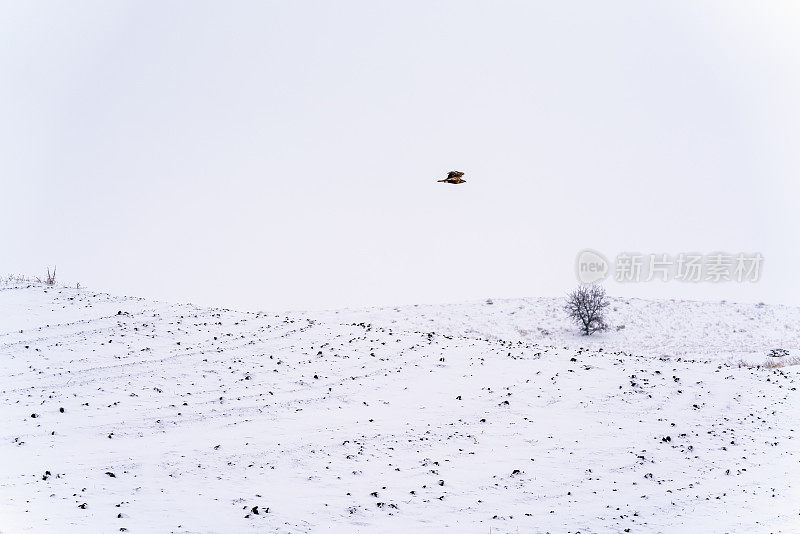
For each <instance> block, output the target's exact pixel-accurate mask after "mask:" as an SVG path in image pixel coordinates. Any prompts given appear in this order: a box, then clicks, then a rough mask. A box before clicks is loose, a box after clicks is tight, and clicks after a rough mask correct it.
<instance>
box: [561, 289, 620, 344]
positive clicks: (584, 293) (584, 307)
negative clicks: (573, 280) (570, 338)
mask: <svg viewBox="0 0 800 534" xmlns="http://www.w3.org/2000/svg"><path fill="white" fill-rule="evenodd" d="M608 305H609V302H608V298H607V297H606V290H605V289H604V288H603V286H601V285H598V284H594V285H591V286H583V285H582V286H578V288H577V289H575V290H574V291H573V292H572V293H570V294H569V295H567V301H566V303H565V305H564V310H566V312H567V314H568V315H569V316H570V318H571V319H572V320H573V321H575V323H576V324H577V325H578V326H579V327H580V328H581V330H582V331H583V335H585V336H588V335H589V334H592V333H594V332H597V331H598V330H605V329H606V328H608V326H607V325H606V321H605V308H606V307H608Z"/></svg>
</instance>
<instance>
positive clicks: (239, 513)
mask: <svg viewBox="0 0 800 534" xmlns="http://www.w3.org/2000/svg"><path fill="white" fill-rule="evenodd" d="M613 308H614V309H613V311H612V317H611V322H612V325H613V326H614V328H612V329H611V330H609V331H607V332H605V333H602V334H600V335H596V336H592V337H590V338H586V337H582V336H580V335H578V334H577V333H576V332H575V329H574V328H573V327H571V326H570V325H569V323H568V322H567V321H566V318H565V316H564V314H563V312H562V311H561V308H560V303H559V302H558V301H557V300H552V299H537V300H510V301H495V302H493V303H491V304H488V303H486V302H479V303H472V304H458V305H448V306H407V307H400V308H383V309H366V310H341V311H329V312H319V313H299V312H298V313H285V314H275V313H248V312H238V311H231V310H224V309H208V308H200V307H197V306H193V305H188V304H187V305H178V304H165V303H158V302H152V301H147V300H143V299H137V298H129V297H115V296H110V295H106V294H97V293H93V292H90V291H86V290H76V289H64V288H47V287H42V286H31V287H9V288H5V289H0V400H1V401H2V412H0V413H1V416H0V422H1V423H2V424H1V425H0V532H3V533H15V532H58V533H62V532H81V533H85V532H119V531H128V532H148V533H149V532H250V531H252V532H348V533H349V532H380V533H386V532H396V533H407V532H423V531H424V532H454V533H459V534H463V533H487V532H489V531H490V529H491V532H494V533H504V532H509V533H510V532H520V533H534V532H535V533H538V532H559V533H560V532H787V533H788V532H797V531H798V530H800V482H798V475H800V441H798V437H797V429H798V426H800V425H798V423H800V410H798V408H797V407H798V393H797V386H798V384H800V374H799V371H800V367H798V366H787V367H780V368H774V369H765V368H750V367H746V366H741V367H740V366H738V365H736V364H735V362H739V361H741V360H745V361H748V362H753V363H759V362H764V361H767V360H772V361H778V359H774V358H773V359H770V358H768V357H767V352H768V351H769V350H770V349H773V348H784V349H787V350H790V352H791V353H792V356H797V355H798V350H797V349H798V348H800V328H798V325H800V309H798V308H788V307H777V306H769V305H742V304H731V303H697V302H672V301H668V302H652V301H640V300H622V299H620V300H615V301H614V303H613ZM622 325H624V329H622V328H619V327H621V326H622ZM790 357H791V356H790Z"/></svg>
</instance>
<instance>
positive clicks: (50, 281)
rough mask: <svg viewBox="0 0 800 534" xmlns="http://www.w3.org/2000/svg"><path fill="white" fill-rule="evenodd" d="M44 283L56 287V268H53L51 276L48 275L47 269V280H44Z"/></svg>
mask: <svg viewBox="0 0 800 534" xmlns="http://www.w3.org/2000/svg"><path fill="white" fill-rule="evenodd" d="M44 283H45V284H47V285H48V286H54V285H56V268H55V267H53V274H50V267H48V268H47V278H45V280H44Z"/></svg>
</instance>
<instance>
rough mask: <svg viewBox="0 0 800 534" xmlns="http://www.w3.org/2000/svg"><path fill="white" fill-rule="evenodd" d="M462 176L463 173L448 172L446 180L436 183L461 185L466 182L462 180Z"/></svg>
mask: <svg viewBox="0 0 800 534" xmlns="http://www.w3.org/2000/svg"><path fill="white" fill-rule="evenodd" d="M462 176H464V173H463V172H461V171H450V172H448V173H447V178H445V179H444V180H437V182H444V183H446V184H463V183H464V182H466V180H462V179H461V177H462Z"/></svg>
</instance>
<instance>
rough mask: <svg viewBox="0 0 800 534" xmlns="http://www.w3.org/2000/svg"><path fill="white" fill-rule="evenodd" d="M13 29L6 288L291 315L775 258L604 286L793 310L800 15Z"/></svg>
mask: <svg viewBox="0 0 800 534" xmlns="http://www.w3.org/2000/svg"><path fill="white" fill-rule="evenodd" d="M0 6H2V15H1V16H0V244H1V245H2V255H1V256H0V274H7V273H19V272H21V273H27V274H38V273H40V272H42V271H44V269H45V267H46V266H47V265H51V266H52V265H54V264H55V265H57V266H58V272H59V274H60V275H61V276H62V278H65V279H67V280H72V281H80V282H81V283H82V284H83V285H85V286H88V287H91V288H93V289H96V290H103V291H109V292H113V293H122V294H131V295H137V296H148V297H157V298H161V299H167V300H175V301H192V302H197V303H202V304H215V305H222V306H226V307H239V308H248V309H271V310H276V309H284V308H294V309H297V308H322V307H338V306H343V305H358V304H399V303H415V302H448V301H460V300H467V299H474V298H485V297H489V296H491V297H496V298H499V297H521V296H537V295H561V294H563V293H564V292H565V291H566V290H568V289H570V288H571V287H572V286H573V285H575V283H576V280H575V273H574V261H575V257H576V254H577V253H578V251H579V250H581V249H583V248H587V247H590V248H593V249H596V250H599V251H601V252H603V253H604V254H606V255H607V256H609V257H612V258H613V257H614V256H616V254H618V253H620V252H623V251H635V252H641V253H651V252H652V253H670V254H677V253H679V252H701V253H712V252H716V251H723V252H730V253H737V252H760V253H762V254H763V256H764V258H765V261H764V270H763V275H762V279H761V281H760V282H758V283H755V284H752V283H751V284H737V283H727V284H709V283H705V284H686V283H679V282H674V281H673V282H668V283H661V282H651V283H639V284H628V285H620V284H616V283H613V282H611V283H609V284H608V289H609V291H610V293H612V294H615V295H630V296H639V297H675V298H698V299H723V298H725V299H728V300H744V301H753V300H756V301H758V300H763V301H767V302H776V303H779V302H782V303H789V304H796V305H797V304H800V283H798V277H797V273H798V270H799V269H800V251H798V242H797V241H798V240H797V237H798V234H799V233H800V215H799V214H798V209H797V202H798V198H800V185H799V184H798V178H799V177H800V149H799V148H798V147H800V99H798V96H797V95H800V4H798V3H795V2H769V3H755V2H730V1H720V2H703V3H698V2H663V3H655V2H642V1H638V0H637V1H631V2H550V1H547V2H465V1H457V2H429V1H425V2H407V1H404V2H394V3H388V2H371V1H364V2H288V1H287V2H235V3H229V2H213V3H203V2H194V1H193V2H178V1H174V2H130V3H128V2H88V1H84V2H79V3H75V2H21V1H14V2H6V1H4V2H2V3H0ZM451 169H459V170H462V171H465V172H466V173H467V174H466V176H465V178H466V179H467V180H468V182H467V183H466V184H463V185H460V186H452V185H446V184H439V183H436V181H435V180H437V179H440V178H442V177H444V175H445V173H446V172H447V171H449V170H451Z"/></svg>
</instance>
